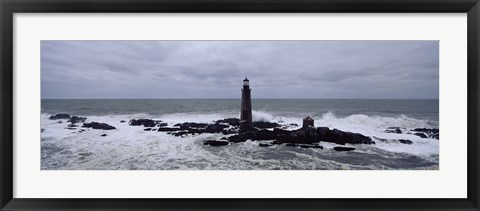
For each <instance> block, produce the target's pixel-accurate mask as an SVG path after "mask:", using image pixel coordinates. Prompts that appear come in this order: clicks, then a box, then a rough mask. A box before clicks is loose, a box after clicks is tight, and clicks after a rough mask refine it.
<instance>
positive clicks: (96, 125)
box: [82, 122, 116, 130]
mask: <svg viewBox="0 0 480 211" xmlns="http://www.w3.org/2000/svg"><path fill="white" fill-rule="evenodd" d="M82 127H85V128H92V129H98V130H114V129H116V128H115V127H113V126H111V125H108V124H106V123H99V122H90V123H83V125H82Z"/></svg>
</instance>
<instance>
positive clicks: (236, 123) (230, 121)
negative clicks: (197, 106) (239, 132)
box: [215, 118, 240, 127]
mask: <svg viewBox="0 0 480 211" xmlns="http://www.w3.org/2000/svg"><path fill="white" fill-rule="evenodd" d="M215 124H227V125H231V126H238V127H239V126H240V120H239V119H237V118H227V119H221V120H217V121H215Z"/></svg>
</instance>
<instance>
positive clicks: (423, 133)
mask: <svg viewBox="0 0 480 211" xmlns="http://www.w3.org/2000/svg"><path fill="white" fill-rule="evenodd" d="M412 131H413V132H415V133H414V135H416V136H419V137H421V138H434V139H439V138H440V131H439V130H438V129H436V128H415V129H413V130H412Z"/></svg>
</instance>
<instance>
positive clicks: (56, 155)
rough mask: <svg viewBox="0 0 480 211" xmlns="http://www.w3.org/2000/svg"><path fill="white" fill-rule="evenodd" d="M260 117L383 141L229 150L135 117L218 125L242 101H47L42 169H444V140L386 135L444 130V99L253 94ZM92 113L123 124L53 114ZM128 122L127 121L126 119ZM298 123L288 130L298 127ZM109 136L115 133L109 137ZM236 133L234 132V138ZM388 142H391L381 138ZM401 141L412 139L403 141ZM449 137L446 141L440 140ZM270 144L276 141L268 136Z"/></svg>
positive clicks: (92, 116) (255, 115)
mask: <svg viewBox="0 0 480 211" xmlns="http://www.w3.org/2000/svg"><path fill="white" fill-rule="evenodd" d="M252 106H253V119H254V121H271V122H278V123H281V124H290V123H296V124H298V125H299V127H300V126H301V124H302V118H304V117H305V116H307V115H308V116H311V117H313V119H314V120H315V126H316V127H319V126H326V127H329V128H330V129H332V128H336V129H339V130H343V131H349V132H356V133H361V134H363V135H365V136H369V137H371V138H372V139H373V140H374V141H375V142H376V144H375V145H349V144H347V146H352V147H355V150H354V151H351V152H337V151H334V150H333V147H335V146H337V145H336V144H333V143H327V142H321V143H320V145H322V146H323V147H324V149H315V148H314V149H305V148H295V147H288V146H285V145H274V146H272V147H259V146H258V145H259V143H262V141H246V142H243V143H238V144H230V145H227V146H222V147H212V146H208V145H203V141H204V140H209V139H216V140H218V139H220V138H222V137H225V136H226V135H223V134H200V135H191V136H188V137H183V138H182V137H175V136H172V135H169V134H167V133H163V132H156V131H143V126H129V125H128V121H129V120H130V119H137V118H149V119H154V120H162V121H163V122H166V123H167V124H168V125H169V126H173V125H174V124H176V123H183V122H202V123H212V122H213V121H215V120H219V119H224V118H232V117H235V118H238V117H239V115H240V99H162V100H98V99H95V100H42V113H41V127H42V132H41V133H40V136H41V168H42V170H116V169H118V170H174V169H179V170H343V169H362V170H363V169H374V170H379V169H380V170H381V169H385V170H392V169H415V170H416V169H420V170H423V169H438V165H439V143H440V141H439V140H437V139H432V138H420V137H418V136H415V135H412V134H393V133H386V132H385V129H386V128H388V127H400V128H401V129H402V130H403V131H408V130H411V129H414V128H438V126H439V113H438V109H439V105H438V100H340V99H339V100H326V99H318V100H317V99H316V100H298V99H288V100H282V99H252ZM57 113H68V114H70V115H77V116H82V117H87V120H86V122H91V121H96V122H103V123H107V124H109V125H112V126H114V127H116V128H117V129H115V130H109V131H103V130H93V129H87V130H86V131H85V132H83V133H79V131H78V130H79V129H76V130H69V129H66V128H67V125H68V124H69V123H67V122H66V121H61V123H59V121H58V120H49V119H48V117H50V116H51V115H53V114H57ZM121 120H125V121H127V123H121V122H120V121H121ZM297 128H298V127H293V126H291V127H290V128H288V129H291V130H293V129H297ZM102 134H107V136H105V137H102V136H101V135H102ZM227 136H228V135H227ZM376 139H388V140H389V141H377V140H376ZM395 139H408V140H411V141H412V142H413V144H410V145H408V144H402V143H399V142H398V141H395ZM440 139H441V138H440ZM266 142H268V141H266Z"/></svg>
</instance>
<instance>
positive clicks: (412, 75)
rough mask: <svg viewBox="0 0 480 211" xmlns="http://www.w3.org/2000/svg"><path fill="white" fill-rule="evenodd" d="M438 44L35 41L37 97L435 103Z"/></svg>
mask: <svg viewBox="0 0 480 211" xmlns="http://www.w3.org/2000/svg"><path fill="white" fill-rule="evenodd" d="M438 49H439V46H438V42H437V41H42V42H41V80H42V81H41V89H42V90H41V93H42V98H44V99H49V98H239V97H240V88H241V84H242V80H243V78H244V77H245V76H248V77H249V79H250V83H251V86H252V89H253V91H252V97H253V98H370V99H371V98H438V96H439V81H438V79H439V66H438V65H439V60H438V59H439V52H438Z"/></svg>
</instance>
